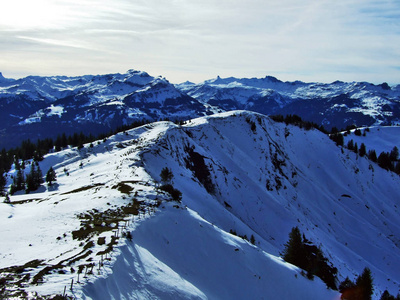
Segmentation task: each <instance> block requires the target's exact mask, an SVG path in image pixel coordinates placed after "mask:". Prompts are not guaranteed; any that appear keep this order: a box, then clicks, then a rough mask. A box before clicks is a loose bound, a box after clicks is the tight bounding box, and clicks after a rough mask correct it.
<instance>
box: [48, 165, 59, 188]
mask: <svg viewBox="0 0 400 300" xmlns="http://www.w3.org/2000/svg"><path fill="white" fill-rule="evenodd" d="M56 180H57V176H56V172H55V171H54V169H53V167H50V169H49V170H48V171H47V173H46V182H47V184H48V185H52V184H53V182H54V181H56Z"/></svg>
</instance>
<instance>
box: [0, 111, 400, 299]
mask: <svg viewBox="0 0 400 300" xmlns="http://www.w3.org/2000/svg"><path fill="white" fill-rule="evenodd" d="M366 138H368V135H367V136H366ZM39 164H40V167H41V169H42V170H44V171H46V170H47V169H48V168H49V167H50V166H52V167H54V170H55V171H56V173H57V185H56V186H55V187H54V188H47V187H44V186H42V188H41V189H40V190H38V191H36V192H34V193H32V194H27V195H25V194H22V193H17V194H16V195H14V196H11V205H9V204H5V203H0V206H2V209H0V222H1V225H2V226H0V232H1V234H2V236H3V237H4V240H6V241H7V243H2V244H1V245H0V253H2V255H3V258H6V259H3V260H2V265H1V267H0V268H2V271H3V272H4V270H5V269H4V268H7V267H8V268H10V265H23V264H24V263H26V262H27V261H32V260H34V259H38V260H43V263H44V265H41V266H38V267H36V268H31V269H28V270H25V269H23V271H22V273H21V274H22V275H21V276H25V275H27V274H28V273H29V274H31V278H37V275H38V272H39V273H40V272H41V271H42V270H44V269H45V268H46V267H54V266H59V267H58V269H56V270H60V272H61V271H62V272H61V273H58V272H56V271H53V272H50V273H49V274H47V275H44V276H43V283H40V284H39V285H37V286H35V285H28V286H27V290H28V291H30V292H35V291H36V292H39V293H40V294H46V293H47V294H48V293H59V292H61V291H62V289H63V288H64V286H66V285H69V284H70V282H71V279H74V280H76V276H77V274H76V269H78V267H79V265H82V264H85V260H86V259H89V260H90V262H94V263H96V264H98V263H99V261H100V259H101V258H100V256H99V255H96V254H97V253H102V252H101V251H103V250H104V247H106V246H102V245H100V244H99V243H97V241H98V238H100V237H101V238H105V239H106V243H109V242H110V241H112V240H113V239H112V237H111V236H112V235H115V234H116V233H115V232H116V229H115V227H112V228H110V229H107V226H105V225H102V227H103V229H102V231H99V233H93V236H91V235H89V236H88V239H86V240H84V242H82V241H81V240H79V239H76V238H74V236H77V235H78V233H79V232H81V234H84V233H85V232H86V230H89V229H88V228H86V227H84V226H83V224H85V222H88V221H85V220H91V218H94V217H95V216H96V217H97V216H100V215H105V216H112V215H113V214H112V212H113V211H120V209H122V207H123V206H125V205H128V204H129V203H130V201H132V200H133V199H136V200H135V201H138V203H142V204H141V205H143V208H144V212H143V211H142V212H141V213H140V214H138V215H135V214H133V215H130V216H129V217H128V215H127V216H126V217H127V219H126V220H128V219H129V220H131V225H130V227H128V229H125V230H129V231H131V232H132V237H133V238H132V242H130V241H129V240H128V239H120V240H119V242H118V244H119V246H117V245H114V246H115V247H116V248H117V250H115V251H116V252H113V254H112V259H111V262H112V263H108V261H107V262H106V263H105V265H104V267H101V266H100V267H99V269H100V270H104V271H101V272H99V274H97V273H96V272H94V273H93V274H92V275H89V276H88V278H87V279H85V280H83V279H82V278H81V279H82V282H84V284H83V283H82V285H77V286H76V287H75V289H76V291H75V292H74V293H75V294H74V295H76V296H79V297H80V298H82V299H109V298H110V295H111V296H113V297H116V298H118V297H127V296H130V297H132V298H135V297H137V298H140V297H142V298H143V299H154V298H156V299H165V298H167V299H168V297H170V298H171V299H172V298H174V299H187V298H190V297H195V298H198V299H206V298H212V297H213V296H215V295H217V298H220V299H232V297H234V294H235V293H236V292H237V293H239V292H238V290H237V289H238V288H239V289H241V291H240V295H242V293H243V292H245V291H246V290H249V289H252V290H254V291H257V294H256V298H260V299H262V297H267V298H268V296H270V297H273V295H274V293H275V295H280V296H282V297H284V296H285V295H296V294H298V295H302V296H301V297H300V296H299V297H300V299H310V298H311V299H314V298H315V299H321V298H323V299H325V298H326V295H328V297H329V298H328V299H335V297H336V298H337V297H338V293H336V292H333V291H330V290H327V289H326V287H325V286H324V285H323V284H322V283H321V282H320V281H319V279H315V280H314V281H309V280H308V279H306V278H304V277H303V276H302V275H301V270H299V269H298V268H296V267H294V266H291V265H289V264H287V263H284V262H283V261H282V260H281V259H279V258H278V257H277V256H279V255H280V254H279V253H280V252H281V251H282V250H283V247H284V243H285V242H286V241H287V236H288V233H289V232H290V229H291V228H292V227H293V226H298V227H299V228H300V229H301V231H302V232H304V234H305V235H306V237H307V238H308V239H310V240H311V241H312V242H313V243H314V244H316V245H317V246H319V247H321V249H322V250H323V252H324V253H325V254H326V255H327V257H328V258H329V260H330V261H331V262H332V263H333V265H334V266H336V267H337V268H338V270H339V280H343V279H344V278H345V277H346V276H349V277H350V278H351V279H352V278H354V276H355V275H356V274H359V273H361V271H362V269H363V268H364V267H366V266H368V267H369V268H370V269H371V271H372V274H373V276H374V283H375V294H374V299H379V296H380V293H382V291H383V290H385V289H388V290H389V291H390V292H391V293H392V294H396V292H397V291H398V290H399V288H400V282H398V279H397V278H399V274H398V272H399V270H398V268H397V267H396V264H395V262H396V261H397V258H398V256H399V255H400V254H399V251H400V248H399V245H400V241H399V240H398V236H400V226H399V224H398V215H399V209H400V207H399V205H400V204H399V203H398V200H396V198H393V195H397V194H399V193H400V183H399V180H398V176H397V175H395V174H394V173H391V172H388V171H386V170H383V169H381V168H379V167H378V165H377V164H375V163H372V162H370V161H368V160H367V159H366V158H365V157H364V158H361V157H358V156H357V155H356V154H355V153H353V152H351V151H348V150H347V149H341V148H340V147H337V146H336V145H335V144H334V142H333V141H331V140H330V139H329V138H328V137H327V136H326V135H325V134H323V133H321V132H319V131H317V130H309V131H305V130H304V129H300V128H298V127H295V126H292V125H286V124H284V123H276V122H274V121H272V120H271V119H270V118H268V117H266V116H263V115H261V114H257V113H254V112H248V111H234V112H225V113H221V114H217V115H212V116H208V117H201V118H197V119H190V120H188V121H186V122H184V124H182V125H176V124H174V123H172V122H165V121H164V122H156V123H152V124H148V125H144V126H142V127H139V128H136V129H132V130H128V131H126V132H121V133H119V134H116V135H114V136H112V137H109V138H108V139H106V140H104V141H98V142H95V143H93V147H91V146H90V145H84V147H83V148H82V149H77V148H70V149H65V150H62V151H60V152H55V153H50V154H48V155H46V156H45V157H44V160H43V161H42V162H40V163H39ZM27 165H28V162H27ZM164 167H168V168H170V170H171V171H172V173H173V175H174V176H173V180H172V184H173V186H174V187H175V188H177V189H179V190H180V191H181V192H182V203H181V204H179V203H173V202H172V203H169V202H168V201H167V200H168V194H166V193H163V192H161V191H160V190H158V189H157V186H159V185H160V182H161V178H160V172H161V170H162V169H163V168H164ZM14 172H15V170H11V171H10V174H9V175H12V174H14ZM26 172H28V170H26ZM10 180H11V179H10V177H9V181H8V184H10ZM211 187H212V188H211ZM158 201H161V202H160V206H159V208H157V207H154V206H153V205H155V204H156V203H157V202H158ZM166 201H167V202H166ZM163 206H164V208H163ZM185 207H187V209H186V208H185ZM153 209H155V212H152V211H153ZM90 216H93V217H90ZM139 219H140V220H139ZM124 220H125V219H124ZM103 222H105V221H103ZM114 223H116V224H117V226H118V224H121V225H122V224H124V221H123V220H121V221H118V222H115V221H114ZM32 224H34V225H32ZM89 224H91V223H89ZM121 225H120V226H121ZM186 225H187V226H186ZM92 226H93V227H90V228H92V229H95V228H97V227H95V226H94V224H92ZM42 228H48V229H47V231H46V232H42ZM85 228H86V229H85ZM189 229H190V230H189ZM191 231H193V235H191V234H190V232H191ZM231 231H235V232H237V234H238V235H241V236H244V235H246V236H247V237H250V236H251V235H254V237H255V245H250V243H248V242H247V241H244V240H242V239H240V238H238V237H236V236H234V235H232V234H229V232H231ZM150 233H151V236H152V238H151V239H149V236H150ZM16 236H17V237H18V238H15V237H16ZM200 238H201V240H200V241H199V239H200ZM208 238H210V240H208ZM40 240H41V242H38V241H40ZM201 241H203V242H201ZM207 241H209V243H208V242H207ZM192 243H193V245H197V246H196V247H195V249H193V248H191V246H190V245H191V244H192ZM85 247H87V248H86V249H84V248H85ZM168 247H170V248H168ZM176 247H177V248H176ZM164 248H165V249H166V250H165V252H163V251H162V250H161V249H164ZM15 249H18V251H15ZM213 249H215V252H214V250H213ZM235 249H238V250H235ZM89 250H90V253H89ZM84 251H86V252H84ZM79 253H80V255H82V254H83V253H88V254H87V256H85V257H84V258H80V259H78V258H79V255H78V256H77V254H79ZM213 254H215V255H217V256H218V257H219V258H220V259H221V260H219V261H218V262H217V261H215V260H214V259H212V257H213ZM224 256H226V259H227V260H225V259H224ZM265 256H268V257H269V258H266V257H265ZM68 257H71V258H70V259H69V260H68ZM236 259H237V263H238V266H237V267H238V268H239V269H240V268H244V271H243V273H242V274H240V276H239V277H238V278H240V279H241V280H242V281H236V280H233V281H232V282H231V284H232V286H230V283H229V280H228V279H229V278H230V279H232V278H233V277H232V276H231V273H229V271H226V273H223V274H221V276H220V278H221V279H222V278H225V279H226V280H220V281H218V282H216V283H215V282H211V281H209V280H208V277H207V272H213V273H214V272H217V271H216V270H215V269H213V263H212V262H214V263H216V265H218V266H220V267H221V268H222V267H223V269H226V268H228V266H229V265H230V264H231V262H232V261H235V260H236ZM197 260H198V262H196V261H197ZM127 262H132V263H127ZM189 262H190V264H189V265H188V263H189ZM260 262H262V263H260ZM96 266H97V265H96ZM114 266H115V267H114ZM190 266H191V267H192V268H191V267H190ZM199 266H207V268H206V270H207V271H204V272H201V273H198V272H196V268H199ZM267 266H269V267H267ZM264 267H265V268H264ZM71 268H73V269H75V271H74V272H72V271H71ZM96 268H97V267H96ZM103 268H104V269H103ZM119 270H120V271H121V272H120V273H119ZM271 270H272V271H271ZM218 272H220V271H218ZM218 272H217V273H215V274H218ZM196 274H197V275H196ZM275 274H278V275H279V276H278V275H277V276H274V275H275ZM82 276H83V275H82ZM281 276H282V277H281ZM259 277H260V278H259ZM17 278H18V277H17ZM27 278H28V282H27V283H29V282H30V279H29V277H27ZM168 278H169V279H168ZM266 278H269V279H268V280H267V282H266V283H263V281H262V280H265V279H266ZM279 278H281V279H279ZM164 279H165V280H166V281H165V282H164V281H163V280H164ZM161 282H164V284H163V285H161V284H160V283H161ZM279 282H281V283H279ZM284 282H290V283H291V286H289V285H286V284H283V283H284ZM266 287H268V288H266ZM274 288H275V289H279V291H275V290H274ZM104 289H105V290H104ZM285 290H287V294H285ZM168 291H169V292H168ZM235 291H236V292H235ZM135 295H136V296H135ZM313 295H314V296H313ZM316 295H319V296H316ZM322 295H325V296H324V297H322ZM102 297H104V298H102ZM288 297H289V296H288Z"/></svg>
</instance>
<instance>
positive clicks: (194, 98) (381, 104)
mask: <svg viewBox="0 0 400 300" xmlns="http://www.w3.org/2000/svg"><path fill="white" fill-rule="evenodd" d="M399 101H400V86H399V85H395V86H389V85H388V84H386V83H382V84H380V85H374V84H371V83H366V82H351V83H345V82H340V81H336V82H333V83H330V84H327V83H304V82H300V81H295V82H282V81H280V80H278V79H276V78H274V77H271V76H267V77H265V78H259V79H257V78H251V79H248V78H243V79H238V78H233V77H231V78H225V79H223V78H220V77H217V78H216V79H212V80H207V81H204V82H202V83H199V84H194V83H190V82H185V83H182V84H176V85H174V84H171V83H170V82H169V81H168V80H167V79H165V78H162V77H153V76H150V75H149V74H147V73H146V72H142V71H135V70H129V71H128V72H127V73H125V74H107V75H86V76H76V77H66V76H51V77H40V76H28V77H26V78H21V79H16V80H14V79H8V78H4V77H3V76H2V75H1V74H0V118H1V120H2V122H1V126H0V148H10V147H16V146H19V145H20V144H21V142H22V141H23V140H26V139H31V140H32V141H33V142H35V141H36V140H37V139H38V138H40V139H44V138H47V137H50V138H56V137H57V136H58V135H60V134H62V133H66V134H67V135H71V134H73V133H76V132H77V133H79V132H81V131H82V132H84V133H85V134H93V135H98V134H101V133H108V132H110V131H111V130H115V129H116V128H118V127H120V126H122V125H129V124H131V123H132V122H134V121H139V120H145V121H158V120H163V119H170V120H185V119H188V118H194V117H199V116H205V115H210V114H214V113H217V112H224V111H230V110H237V109H245V110H251V111H255V112H259V113H262V114H266V115H276V114H282V115H287V114H296V115H299V116H300V117H302V118H303V119H304V120H307V121H312V122H315V123H317V124H319V125H322V126H324V127H325V128H326V129H328V130H330V129H331V128H332V127H337V128H339V129H341V128H345V127H346V126H348V125H353V124H356V125H357V126H371V125H393V124H398V123H399V117H400V106H399Z"/></svg>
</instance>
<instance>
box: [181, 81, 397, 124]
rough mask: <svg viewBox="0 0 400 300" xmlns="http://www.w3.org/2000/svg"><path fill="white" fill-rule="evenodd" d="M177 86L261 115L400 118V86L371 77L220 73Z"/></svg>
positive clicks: (322, 119) (323, 119) (363, 120)
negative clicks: (316, 79) (307, 79)
mask: <svg viewBox="0 0 400 300" xmlns="http://www.w3.org/2000/svg"><path fill="white" fill-rule="evenodd" d="M177 87H178V88H179V89H180V90H181V91H183V92H185V93H187V94H188V95H190V96H192V97H194V98H196V99H198V100H200V101H202V102H206V103H209V104H212V105H215V106H218V107H221V108H224V109H226V110H232V109H247V110H252V111H257V112H260V113H263V114H283V115H286V114H296V115H299V116H301V117H302V118H304V119H306V120H308V121H313V122H316V123H317V124H321V125H324V126H325V127H326V128H328V129H330V128H332V127H333V126H336V127H338V128H345V127H346V126H347V125H352V124H357V125H358V126H362V125H373V124H382V123H386V124H391V123H398V121H399V118H400V114H399V99H400V98H399V97H400V88H399V86H398V85H397V86H392V87H390V86H389V85H388V84H386V83H383V84H381V85H374V84H371V83H367V82H341V81H335V82H332V83H329V84H325V83H304V82H301V81H295V82H282V81H280V80H278V79H276V78H275V77H271V76H266V77H265V78H240V79H239V78H234V77H229V78H220V77H218V78H216V79H211V80H206V81H204V82H202V83H199V84H194V83H190V82H186V83H182V84H179V85H177Z"/></svg>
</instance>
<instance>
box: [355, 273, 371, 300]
mask: <svg viewBox="0 0 400 300" xmlns="http://www.w3.org/2000/svg"><path fill="white" fill-rule="evenodd" d="M356 285H357V287H359V288H360V293H361V297H360V298H359V299H361V300H371V297H372V293H373V291H374V286H373V280H372V276H371V270H370V269H369V268H364V270H363V272H362V274H361V275H360V276H358V278H357V280H356Z"/></svg>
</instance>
